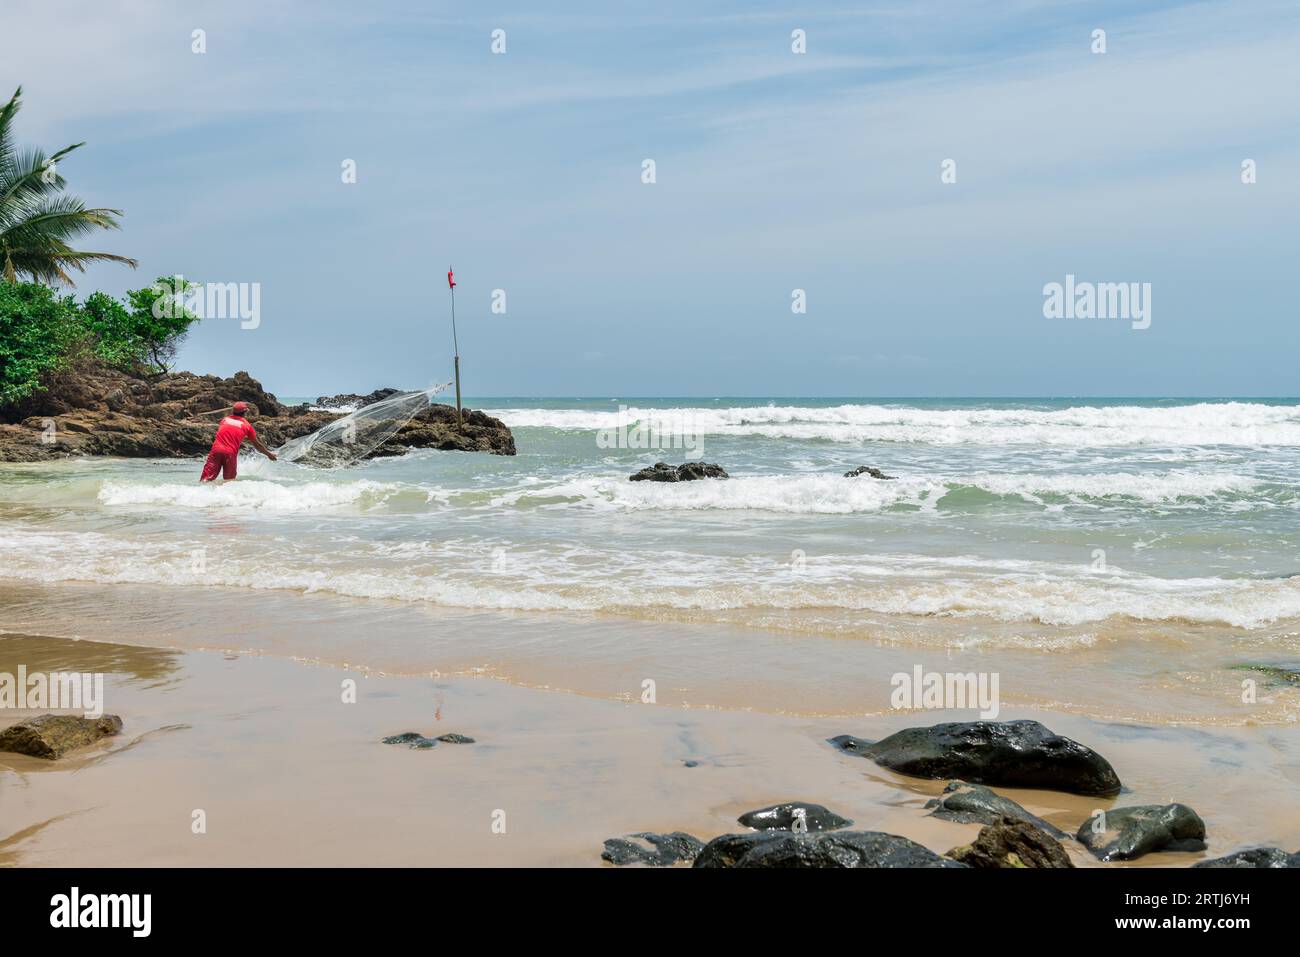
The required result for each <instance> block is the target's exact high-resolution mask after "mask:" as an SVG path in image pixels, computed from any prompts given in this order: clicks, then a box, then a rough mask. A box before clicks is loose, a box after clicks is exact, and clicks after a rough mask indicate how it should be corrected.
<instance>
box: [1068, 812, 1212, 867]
mask: <svg viewBox="0 0 1300 957" xmlns="http://www.w3.org/2000/svg"><path fill="white" fill-rule="evenodd" d="M1075 837H1077V838H1078V839H1079V842H1080V843H1081V844H1083V846H1084V847H1086V848H1087V849H1088V850H1090V851H1092V853H1093V855H1094V856H1096V857H1097V858H1099V859H1100V860H1103V861H1131V860H1133V859H1134V858H1138V857H1141V856H1142V855H1144V854H1150V853H1151V852H1153V851H1201V850H1204V849H1205V822H1204V821H1202V820H1201V817H1200V815H1199V814H1197V813H1196V812H1195V811H1193V810H1192V809H1191V808H1190V807H1188V806H1187V805H1186V804H1163V805H1162V804H1137V805H1134V806H1132V807H1117V808H1111V809H1110V810H1109V811H1098V812H1097V813H1095V814H1093V815H1092V817H1090V818H1088V820H1086V821H1084V822H1083V824H1082V825H1080V826H1079V832H1078V833H1077V834H1076V835H1075Z"/></svg>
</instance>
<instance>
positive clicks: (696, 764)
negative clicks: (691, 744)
mask: <svg viewBox="0 0 1300 957" xmlns="http://www.w3.org/2000/svg"><path fill="white" fill-rule="evenodd" d="M682 764H683V765H685V766H686V767H688V768H698V767H699V766H700V762H699V761H683V762H682Z"/></svg>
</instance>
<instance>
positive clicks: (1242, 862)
mask: <svg viewBox="0 0 1300 957" xmlns="http://www.w3.org/2000/svg"><path fill="white" fill-rule="evenodd" d="M1192 867H1193V868H1197V867H1300V851H1297V852H1296V853H1295V854H1288V853H1287V852H1286V851H1284V850H1282V848H1280V847H1252V848H1248V849H1247V850H1244V851H1237V852H1235V853H1233V854H1229V855H1228V856H1227V857H1215V858H1212V859H1210V860H1208V861H1198V862H1197V863H1195V864H1193V865H1192Z"/></svg>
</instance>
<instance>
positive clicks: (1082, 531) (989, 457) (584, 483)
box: [0, 397, 1300, 647]
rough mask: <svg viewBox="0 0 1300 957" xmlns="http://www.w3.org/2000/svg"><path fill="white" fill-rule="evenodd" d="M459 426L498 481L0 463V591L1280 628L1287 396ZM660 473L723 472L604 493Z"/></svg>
mask: <svg viewBox="0 0 1300 957" xmlns="http://www.w3.org/2000/svg"><path fill="white" fill-rule="evenodd" d="M467 404H468V405H471V406H472V407H476V408H482V409H485V410H487V411H489V412H491V413H492V414H493V415H497V416H499V417H500V418H502V419H503V420H504V421H505V422H506V423H507V424H509V425H510V426H511V427H512V429H513V430H514V433H515V437H516V442H517V446H518V449H519V454H518V456H516V457H513V458H506V457H497V456H486V455H466V454H462V453H453V452H435V451H418V452H413V453H410V454H408V455H406V456H404V457H401V458H396V459H383V460H378V461H373V462H368V463H364V464H362V465H361V466H359V467H356V468H353V469H347V470H339V471H313V470H309V469H306V468H303V467H299V466H295V465H292V464H286V463H275V464H272V463H270V462H267V461H265V460H263V459H260V458H249V459H246V460H245V461H244V462H243V464H242V466H241V477H240V479H239V481H237V482H235V483H232V484H227V485H225V486H218V487H213V486H205V487H200V486H198V485H197V484H196V482H195V479H196V478H197V472H198V462H197V461H193V462H191V461H108V460H100V461H80V462H61V463H54V464H49V465H39V466H10V467H6V468H5V469H3V470H0V517H2V518H3V532H2V533H0V566H2V567H3V570H4V571H3V574H4V576H5V577H8V578H11V579H17V580H22V581H40V582H74V581H89V582H108V583H126V582H133V583H142V584H156V585H161V586H165V587H167V588H174V589H176V590H177V594H178V595H179V594H184V593H185V592H186V591H188V590H194V589H213V588H240V589H249V588H255V589H259V590H264V591H265V590H272V591H274V590H279V591H283V592H285V593H286V594H287V593H294V592H302V591H313V592H322V593H330V594H336V595H341V596H348V597H351V598H355V599H360V600H370V599H397V600H401V601H405V602H414V603H424V604H428V605H432V606H445V607H452V608H468V609H483V610H507V611H509V610H517V611H544V612H545V611H562V612H567V613H574V614H579V615H583V614H601V615H608V614H613V615H617V616H623V617H627V618H638V619H651V620H669V621H682V620H687V621H691V622H697V623H698V622H705V623H707V622H711V621H713V622H726V623H730V624H740V625H754V626H761V627H763V628H769V629H779V630H784V631H787V632H789V633H792V634H800V633H807V634H820V635H837V636H846V637H857V638H870V639H873V640H883V641H904V642H906V641H916V642H927V641H933V642H938V643H940V644H943V643H954V642H956V643H968V642H970V641H972V640H977V639H978V640H983V639H988V640H998V641H1004V642H1007V643H1010V644H1022V645H1025V646H1027V647H1071V646H1073V645H1086V644H1089V643H1092V642H1095V641H1097V640H1098V638H1099V636H1105V635H1110V634H1113V633H1115V632H1116V631H1117V630H1119V631H1123V630H1128V631H1129V632H1133V633H1144V632H1142V629H1147V630H1148V631H1150V632H1151V633H1152V634H1156V633H1164V632H1168V631H1170V630H1180V631H1181V630H1185V629H1188V628H1191V629H1209V630H1214V631H1216V632H1223V633H1226V634H1231V635H1234V636H1237V637H1238V638H1241V639H1244V640H1248V641H1256V642H1259V643H1260V645H1261V646H1269V647H1274V646H1277V647H1281V646H1287V643H1288V642H1290V641H1291V640H1292V638H1293V637H1294V636H1295V635H1297V634H1298V633H1300V577H1291V576H1294V575H1296V574H1297V573H1300V478H1298V477H1297V476H1300V472H1298V471H1297V467H1298V466H1300V402H1297V401H1296V400H1252V401H1232V400H1175V399H1170V400H1160V401H1131V400H1097V399H1087V400H1081V399H1080V400H1076V399H1043V400H996V399H981V400H951V399H926V400H916V399H899V400H879V399H872V400H864V399H795V398H771V399H727V398H718V399H708V400H704V399H646V398H640V399H625V400H619V399H618V398H616V397H611V398H608V399H563V398H552V399H544V400H543V399H522V398H478V399H470V400H468V401H467ZM620 407H626V409H625V411H624V412H623V413H620V411H619V410H620ZM622 427H627V428H629V429H631V431H623V432H619V431H618V430H619V429H620V428H622ZM634 427H635V428H634ZM620 436H622V437H621V438H620ZM642 442H644V443H646V444H650V445H651V446H652V447H649V448H640V447H630V448H629V447H620V444H622V445H627V444H631V445H633V446H636V445H638V443H642ZM686 458H703V459H704V460H705V461H708V462H716V463H719V464H721V465H723V466H724V467H725V468H726V469H727V471H728V472H729V473H730V474H731V476H732V477H731V478H730V479H729V480H725V481H704V482H694V483H685V484H655V483H646V482H643V483H631V482H628V481H627V476H628V475H629V474H630V473H631V472H633V471H635V470H636V469H638V468H640V467H642V466H645V465H648V464H652V463H653V462H655V461H659V460H666V461H669V462H680V461H683V460H685V459H686ZM858 465H871V466H875V467H877V468H880V469H883V470H884V471H885V472H886V473H888V474H890V475H893V476H896V478H895V479H894V480H892V481H880V480H876V479H872V478H870V477H866V476H863V477H858V478H853V479H849V478H844V477H843V474H842V473H843V472H845V471H847V470H848V469H850V468H853V467H855V466H858ZM196 554H197V555H199V556H200V557H198V558H196Z"/></svg>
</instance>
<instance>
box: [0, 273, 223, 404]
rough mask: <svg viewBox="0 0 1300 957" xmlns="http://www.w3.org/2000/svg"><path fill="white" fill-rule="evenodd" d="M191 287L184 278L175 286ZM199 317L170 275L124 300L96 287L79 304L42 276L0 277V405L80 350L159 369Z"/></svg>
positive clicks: (124, 364)
mask: <svg viewBox="0 0 1300 957" xmlns="http://www.w3.org/2000/svg"><path fill="white" fill-rule="evenodd" d="M194 288H196V284H194V283H184V288H183V289H182V290H180V292H181V293H182V296H183V294H184V293H185V292H187V291H190V290H193V289H194ZM168 299H171V300H172V302H171V303H167V301H166V300H168ZM164 306H166V307H167V308H164ZM155 307H157V308H155ZM197 319H198V316H196V315H195V314H194V313H193V312H191V311H190V310H188V309H186V308H185V307H184V305H183V303H182V302H180V301H177V298H176V289H175V287H174V285H173V284H172V281H171V280H169V279H159V280H158V282H157V283H155V284H154V285H153V286H150V287H147V288H145V289H132V290H130V291H129V292H127V294H126V301H125V302H123V301H121V300H118V299H114V298H113V297H112V296H110V295H108V294H106V293H102V292H96V293H92V294H91V295H90V296H88V297H86V301H85V302H84V303H81V304H80V305H79V304H78V303H77V301H76V299H75V298H73V297H72V296H66V297H59V296H57V295H55V293H54V292H53V291H52V290H51V289H50V288H49V287H48V286H44V285H41V284H40V283H26V282H7V281H3V280H0V407H3V406H9V405H13V404H14V403H16V402H19V401H21V400H23V399H25V398H27V397H28V396H30V395H31V394H32V393H33V392H37V391H39V390H40V389H41V387H42V386H41V383H42V379H43V378H44V377H45V376H47V375H48V374H49V373H52V372H55V371H57V370H59V369H61V368H64V367H66V366H67V365H68V364H69V363H71V362H73V361H74V360H77V359H80V358H82V357H84V356H93V357H94V358H95V359H97V360H98V361H100V362H102V363H104V364H106V365H109V366H112V367H113V368H116V369H121V370H123V371H125V372H135V373H145V374H148V373H153V372H165V371H167V370H168V368H169V367H170V364H171V362H172V360H173V359H174V358H175V356H176V349H177V346H179V344H180V342H181V340H182V339H183V338H184V337H185V334H186V333H187V332H188V331H189V327H190V326H191V325H192V324H193V323H194V322H195V321H197Z"/></svg>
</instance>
